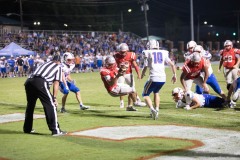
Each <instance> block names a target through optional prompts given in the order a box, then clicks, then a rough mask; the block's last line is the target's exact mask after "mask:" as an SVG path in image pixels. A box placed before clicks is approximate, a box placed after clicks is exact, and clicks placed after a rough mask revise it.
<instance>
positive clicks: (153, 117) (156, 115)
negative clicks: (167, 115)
mask: <svg viewBox="0 0 240 160" xmlns="http://www.w3.org/2000/svg"><path fill="white" fill-rule="evenodd" d="M151 115H152V119H153V120H157V119H158V111H156V110H151Z"/></svg>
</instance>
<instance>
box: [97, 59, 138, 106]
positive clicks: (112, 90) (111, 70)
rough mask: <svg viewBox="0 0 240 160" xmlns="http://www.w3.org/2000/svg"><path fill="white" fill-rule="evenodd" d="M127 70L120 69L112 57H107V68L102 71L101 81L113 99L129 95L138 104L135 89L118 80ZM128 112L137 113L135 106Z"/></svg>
mask: <svg viewBox="0 0 240 160" xmlns="http://www.w3.org/2000/svg"><path fill="white" fill-rule="evenodd" d="M125 72H126V68H125V67H122V68H118V67H117V64H116V60H115V59H114V57H112V56H107V58H106V59H105V67H103V68H102V69H101V70H100V75H101V79H102V81H103V83H104V86H105V88H106V90H107V91H108V93H109V94H110V95H111V96H113V97H119V96H125V95H129V97H130V98H131V99H132V100H133V101H134V102H135V103H136V101H137V100H136V94H135V90H134V87H130V86H129V85H127V84H124V83H118V78H119V77H121V76H123V75H124V74H125ZM127 111H136V109H135V108H134V107H133V106H130V107H128V108H127Z"/></svg>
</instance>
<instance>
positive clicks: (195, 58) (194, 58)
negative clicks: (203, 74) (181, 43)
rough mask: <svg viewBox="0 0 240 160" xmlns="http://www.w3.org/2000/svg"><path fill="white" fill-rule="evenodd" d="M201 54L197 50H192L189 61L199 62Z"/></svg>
mask: <svg viewBox="0 0 240 160" xmlns="http://www.w3.org/2000/svg"><path fill="white" fill-rule="evenodd" d="M201 58H202V57H201V54H200V53H198V52H193V54H192V55H191V59H190V60H191V61H192V62H196V63H198V62H200V61H201Z"/></svg>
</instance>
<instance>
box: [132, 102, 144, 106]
mask: <svg viewBox="0 0 240 160" xmlns="http://www.w3.org/2000/svg"><path fill="white" fill-rule="evenodd" d="M134 105H135V106H138V107H145V106H146V103H145V102H139V101H137V102H135V103H134Z"/></svg>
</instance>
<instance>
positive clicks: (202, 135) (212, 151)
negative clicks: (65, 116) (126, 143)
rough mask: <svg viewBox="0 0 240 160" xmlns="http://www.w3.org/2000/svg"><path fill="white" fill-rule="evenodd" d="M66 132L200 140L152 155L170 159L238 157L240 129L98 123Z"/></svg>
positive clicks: (236, 159)
mask: <svg viewBox="0 0 240 160" xmlns="http://www.w3.org/2000/svg"><path fill="white" fill-rule="evenodd" d="M70 135H75V136H77V135H78V136H90V137H96V138H106V139H112V140H124V139H128V138H135V137H138V138H139V137H149V136H155V137H166V138H181V139H189V140H198V141H201V142H202V143H203V144H204V146H201V147H198V148H195V149H190V150H187V151H184V152H181V155H178V154H179V153H172V154H169V155H164V156H159V157H155V158H153V159H154V160H157V159H161V160H162V159H164V160H165V159H166V160H169V159H171V160H172V159H173V160H179V159H184V160H186V159H187V160H195V159H202V160H215V159H220V160H225V159H226V160H239V159H240V149H239V148H240V132H237V131H230V130H221V129H210V128H198V127H187V126H175V125H164V126H121V127H101V128H97V129H91V130H85V131H80V132H73V133H71V134H70Z"/></svg>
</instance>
